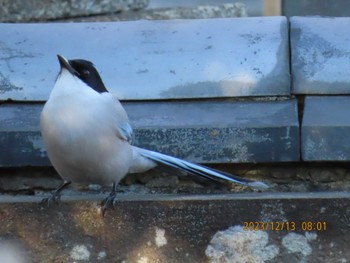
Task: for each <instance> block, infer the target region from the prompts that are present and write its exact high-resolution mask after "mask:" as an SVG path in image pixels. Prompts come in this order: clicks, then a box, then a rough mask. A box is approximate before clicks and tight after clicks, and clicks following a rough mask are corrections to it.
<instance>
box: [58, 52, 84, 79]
mask: <svg viewBox="0 0 350 263" xmlns="http://www.w3.org/2000/svg"><path fill="white" fill-rule="evenodd" d="M57 57H58V61H59V62H60V65H61V70H62V69H66V70H68V71H69V72H70V73H71V74H72V75H76V76H79V73H78V72H77V71H76V70H75V69H74V68H73V67H72V66H71V64H69V61H68V60H67V59H66V58H65V57H63V56H61V55H57Z"/></svg>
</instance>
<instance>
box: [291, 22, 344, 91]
mask: <svg viewBox="0 0 350 263" xmlns="http://www.w3.org/2000/svg"><path fill="white" fill-rule="evenodd" d="M348 28H350V18H349V17H346V18H345V17H337V18H329V17H328V18H327V17H292V18H290V40H291V54H292V57H291V62H292V63H291V64H292V83H293V84H292V85H293V86H292V93H295V94H350V75H349V74H345V72H350V37H349V31H348Z"/></svg>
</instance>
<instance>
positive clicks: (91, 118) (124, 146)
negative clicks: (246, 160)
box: [40, 55, 269, 214]
mask: <svg viewBox="0 0 350 263" xmlns="http://www.w3.org/2000/svg"><path fill="white" fill-rule="evenodd" d="M57 57H58V61H59V64H60V71H59V73H58V76H57V78H56V81H55V84H54V86H53V89H52V90H51V93H50V95H49V98H48V100H47V101H46V103H45V105H44V107H43V109H42V111H41V115H40V130H41V134H42V138H43V142H44V146H45V149H46V152H47V155H48V158H49V160H50V162H51V163H52V165H53V167H54V168H55V170H56V171H57V173H58V174H59V175H60V177H61V178H62V179H63V183H62V185H60V186H59V187H58V188H57V189H56V190H54V191H53V192H52V194H51V196H50V197H49V198H44V199H43V202H47V203H50V202H52V201H54V202H56V201H58V200H59V199H60V195H61V191H62V190H63V189H64V188H65V187H66V186H68V185H69V184H71V183H72V182H73V183H77V184H86V185H89V184H98V185H101V186H112V190H111V192H110V194H109V195H108V196H107V197H106V198H105V199H104V200H103V201H102V203H101V208H102V213H103V214H104V213H105V211H106V210H107V208H108V207H109V206H111V205H113V204H114V202H115V199H116V191H117V185H118V183H119V182H120V180H121V179H122V178H124V176H126V175H127V174H129V173H142V172H145V171H147V170H150V169H152V168H154V167H156V166H157V165H158V164H164V165H166V166H169V167H173V168H177V169H180V170H183V171H185V172H187V173H189V174H192V175H196V176H200V177H202V178H203V177H204V178H207V179H211V180H214V181H229V182H232V183H238V184H241V185H245V186H249V187H253V188H257V189H267V188H268V187H269V185H268V184H267V183H265V182H262V181H253V180H249V179H245V178H242V177H239V176H236V175H232V174H228V173H226V172H221V171H218V170H215V169H213V168H209V167H206V166H203V165H199V164H194V163H191V162H188V161H185V160H182V159H179V158H176V157H173V156H169V155H165V154H162V153H159V152H155V151H152V150H147V149H143V148H140V147H137V146H134V145H133V129H132V127H131V125H130V122H129V119H128V116H127V113H126V111H125V110H124V108H123V106H122V104H121V103H120V101H119V100H118V99H117V98H115V97H114V96H113V95H112V94H111V93H110V92H109V91H108V90H107V88H106V86H105V85H104V83H103V81H102V79H101V76H100V74H99V73H98V71H97V69H96V67H95V65H94V64H93V63H92V62H91V61H88V60H84V59H71V60H68V59H66V58H65V57H63V56H61V55H57Z"/></svg>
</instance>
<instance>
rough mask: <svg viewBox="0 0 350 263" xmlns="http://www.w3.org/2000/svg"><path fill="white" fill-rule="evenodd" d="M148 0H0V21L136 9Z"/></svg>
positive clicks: (47, 18) (63, 16)
mask: <svg viewBox="0 0 350 263" xmlns="http://www.w3.org/2000/svg"><path fill="white" fill-rule="evenodd" d="M148 2H149V0H113V1H102V0H83V1H82V0H64V1H54V0H45V1H38V0H27V1H21V0H0V4H1V9H0V21H2V22H28V21H37V20H54V19H60V18H61V19H62V18H67V17H77V16H91V15H96V14H106V13H113V12H120V11H123V10H128V9H132V10H138V9H141V8H145V7H147V5H148Z"/></svg>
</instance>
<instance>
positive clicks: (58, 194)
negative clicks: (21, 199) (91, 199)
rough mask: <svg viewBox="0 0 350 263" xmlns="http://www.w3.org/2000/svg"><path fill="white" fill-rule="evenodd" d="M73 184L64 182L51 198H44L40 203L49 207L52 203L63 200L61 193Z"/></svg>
mask: <svg viewBox="0 0 350 263" xmlns="http://www.w3.org/2000/svg"><path fill="white" fill-rule="evenodd" d="M71 183H72V182H69V181H64V182H63V184H61V185H60V186H59V187H58V188H57V189H56V190H55V191H53V192H52V193H51V195H50V196H49V197H46V198H44V199H43V200H41V202H40V203H41V204H44V205H48V206H49V205H50V204H51V203H57V202H58V201H59V200H60V199H61V191H62V190H63V189H64V188H66V187H67V186H68V185H70V184H71Z"/></svg>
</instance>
